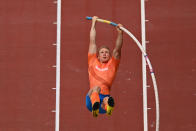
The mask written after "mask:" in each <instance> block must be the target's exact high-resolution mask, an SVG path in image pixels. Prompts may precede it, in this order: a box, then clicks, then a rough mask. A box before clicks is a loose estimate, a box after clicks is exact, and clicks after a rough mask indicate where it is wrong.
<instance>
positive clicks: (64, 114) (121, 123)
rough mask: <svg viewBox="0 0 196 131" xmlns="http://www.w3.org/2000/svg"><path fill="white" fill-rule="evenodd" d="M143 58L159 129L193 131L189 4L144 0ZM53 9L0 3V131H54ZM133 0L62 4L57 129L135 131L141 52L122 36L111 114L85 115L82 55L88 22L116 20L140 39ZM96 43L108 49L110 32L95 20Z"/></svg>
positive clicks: (38, 3) (46, 4)
mask: <svg viewBox="0 0 196 131" xmlns="http://www.w3.org/2000/svg"><path fill="white" fill-rule="evenodd" d="M145 4H146V19H147V20H148V21H147V22H146V39H147V41H149V43H147V54H148V55H149V58H150V60H151V62H152V65H153V67H154V70H155V76H156V78H157V84H158V90H159V100H160V101H159V102H160V131H186V130H187V131H195V130H196V113H195V110H196V105H195V101H196V82H195V78H196V53H195V52H196V37H195V36H194V35H195V34H196V25H195V23H196V8H195V4H196V2H195V1H194V0H189V1H184V0H178V1H176V0H174V1H170V0H165V1H155V0H148V1H146V2H145ZM56 10H57V4H55V3H53V1H49V0H28V1H27V0H17V1H12V2H10V1H6V0H1V4H0V89H1V91H0V105H1V106H0V116H1V117H0V131H54V130H55V113H54V112H52V111H53V110H55V90H54V89H52V88H56V68H55V67H54V65H55V64H56V46H55V45H53V44H54V43H55V42H56V24H55V23H54V22H55V21H56V13H57V12H56ZM140 12H141V10H140V2H139V1H137V0H124V1H120V0H99V1H95V0H77V1H74V0H62V21H61V22H62V26H61V31H62V32H61V83H60V84H61V96H60V99H61V101H60V131H100V130H104V131H143V102H142V100H143V94H142V60H141V57H142V56H141V52H140V50H139V49H138V47H137V46H136V44H135V43H134V41H133V40H132V39H131V38H130V37H128V36H127V35H126V34H124V45H123V48H122V59H121V63H120V66H119V70H118V73H117V76H116V79H115V80H114V83H113V86H112V90H111V95H112V96H113V97H114V100H115V103H116V107H115V109H114V112H113V114H112V116H110V117H109V116H107V115H99V116H98V117H97V118H93V117H92V114H91V112H89V111H88V110H87V108H86V106H85V97H86V94H87V92H88V90H89V82H88V72H87V71H88V69H87V53H88V45H89V31H90V26H91V21H87V20H85V17H86V16H94V15H97V16H99V17H100V18H103V19H107V20H111V21H114V22H116V23H121V24H123V25H124V26H125V28H127V29H128V30H129V31H131V32H132V33H133V34H134V35H135V36H136V37H137V38H138V40H139V41H141V17H140ZM96 30H97V38H96V40H97V44H98V45H99V46H100V45H102V44H106V45H108V46H109V47H110V48H113V47H114V44H115V39H116V36H117V32H116V29H115V28H114V27H112V26H110V25H107V24H103V23H97V25H96ZM147 80H148V85H150V88H148V107H149V108H151V109H149V110H148V124H149V129H148V130H149V131H155V124H156V123H155V100H154V91H153V85H152V81H151V78H150V75H149V72H148V77H147Z"/></svg>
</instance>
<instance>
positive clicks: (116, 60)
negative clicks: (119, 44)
mask: <svg viewBox="0 0 196 131" xmlns="http://www.w3.org/2000/svg"><path fill="white" fill-rule="evenodd" d="M112 64H113V65H114V66H115V67H116V69H117V68H118V66H119V64H120V59H116V58H114V57H113V56H112Z"/></svg>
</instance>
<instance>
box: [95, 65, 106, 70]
mask: <svg viewBox="0 0 196 131" xmlns="http://www.w3.org/2000/svg"><path fill="white" fill-rule="evenodd" d="M95 68H96V69H97V70H98V71H107V70H108V67H106V68H99V67H98V66H95Z"/></svg>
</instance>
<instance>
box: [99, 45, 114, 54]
mask: <svg viewBox="0 0 196 131" xmlns="http://www.w3.org/2000/svg"><path fill="white" fill-rule="evenodd" d="M103 48H105V49H108V50H109V52H110V55H111V51H110V48H109V47H108V46H107V45H102V46H100V47H99V48H98V50H97V56H98V55H99V51H100V50H101V49H103Z"/></svg>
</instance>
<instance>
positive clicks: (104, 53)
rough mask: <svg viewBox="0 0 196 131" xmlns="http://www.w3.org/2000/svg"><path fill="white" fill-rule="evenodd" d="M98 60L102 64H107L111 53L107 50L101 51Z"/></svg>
mask: <svg viewBox="0 0 196 131" xmlns="http://www.w3.org/2000/svg"><path fill="white" fill-rule="evenodd" d="M98 59H99V61H100V62H101V63H107V62H108V61H109V59H110V51H109V50H108V49H107V48H102V49H100V50H99V55H98Z"/></svg>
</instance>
